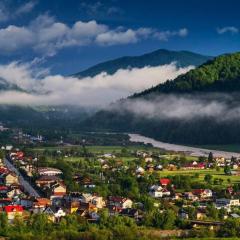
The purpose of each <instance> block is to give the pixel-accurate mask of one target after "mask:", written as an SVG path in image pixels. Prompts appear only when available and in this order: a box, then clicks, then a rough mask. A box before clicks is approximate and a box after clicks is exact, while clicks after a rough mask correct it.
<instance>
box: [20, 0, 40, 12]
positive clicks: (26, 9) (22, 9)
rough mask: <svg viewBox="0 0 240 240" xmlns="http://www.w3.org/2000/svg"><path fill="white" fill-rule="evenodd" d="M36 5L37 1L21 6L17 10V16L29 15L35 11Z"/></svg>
mask: <svg viewBox="0 0 240 240" xmlns="http://www.w3.org/2000/svg"><path fill="white" fill-rule="evenodd" d="M36 4H37V2H36V1H30V2H26V3H24V4H23V5H21V6H20V7H19V8H17V9H16V12H15V13H16V15H22V14H25V13H29V12H31V11H32V10H33V9H34V7H35V6H36Z"/></svg>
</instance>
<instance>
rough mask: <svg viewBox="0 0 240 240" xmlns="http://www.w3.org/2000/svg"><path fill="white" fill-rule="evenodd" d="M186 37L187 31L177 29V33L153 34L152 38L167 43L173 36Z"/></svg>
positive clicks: (163, 32)
mask: <svg viewBox="0 0 240 240" xmlns="http://www.w3.org/2000/svg"><path fill="white" fill-rule="evenodd" d="M187 35H188V30H187V29H186V28H182V29H179V30H178V31H169V30H168V31H160V32H155V33H154V36H155V37H156V38H157V39H158V40H160V41H168V40H169V38H171V37H174V36H179V37H186V36H187Z"/></svg>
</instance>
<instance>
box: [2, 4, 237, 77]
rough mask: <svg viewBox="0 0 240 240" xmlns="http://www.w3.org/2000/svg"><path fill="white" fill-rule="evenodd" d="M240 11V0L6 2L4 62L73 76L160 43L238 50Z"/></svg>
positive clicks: (204, 50)
mask: <svg viewBox="0 0 240 240" xmlns="http://www.w3.org/2000/svg"><path fill="white" fill-rule="evenodd" d="M239 9H240V2H239V1H238V0H228V1H225V0H221V1H220V0H219V1H217V0H208V1H207V0H201V1H198V0H168V1H161V0H148V1H141V0H131V1H127V0H121V1H120V0H109V1H103V0H97V1H89V0H88V1H86V0H85V1H77V0H51V1H49V0H41V1H40V0H26V1H20V0H2V1H0V28H1V29H0V52H1V58H0V59H1V62H2V63H8V62H11V61H23V62H31V61H35V62H38V63H39V64H41V65H42V66H44V67H48V68H50V71H51V72H52V73H54V74H56V73H60V74H65V75H68V74H72V73H75V72H78V71H80V70H82V69H85V68H86V67H89V66H91V65H94V64H96V63H99V62H102V61H105V60H109V59H112V58H116V57H120V56H124V55H140V54H143V53H146V52H150V51H153V50H156V49H159V48H166V49H172V50H189V51H194V52H198V53H202V54H206V55H218V54H222V53H226V52H234V51H239V48H240V19H239Z"/></svg>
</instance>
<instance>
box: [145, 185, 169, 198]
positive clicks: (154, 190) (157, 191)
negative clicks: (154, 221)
mask: <svg viewBox="0 0 240 240" xmlns="http://www.w3.org/2000/svg"><path fill="white" fill-rule="evenodd" d="M149 195H150V196H152V197H154V198H162V197H164V196H170V195H171V193H170V191H168V190H167V189H165V188H163V187H162V186H159V185H153V186H151V187H150V190H149Z"/></svg>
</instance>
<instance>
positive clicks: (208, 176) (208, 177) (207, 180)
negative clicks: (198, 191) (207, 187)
mask: <svg viewBox="0 0 240 240" xmlns="http://www.w3.org/2000/svg"><path fill="white" fill-rule="evenodd" d="M212 178H213V176H212V175H210V174H206V175H205V177H204V181H205V182H207V183H208V184H210V183H211V182H212Z"/></svg>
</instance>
